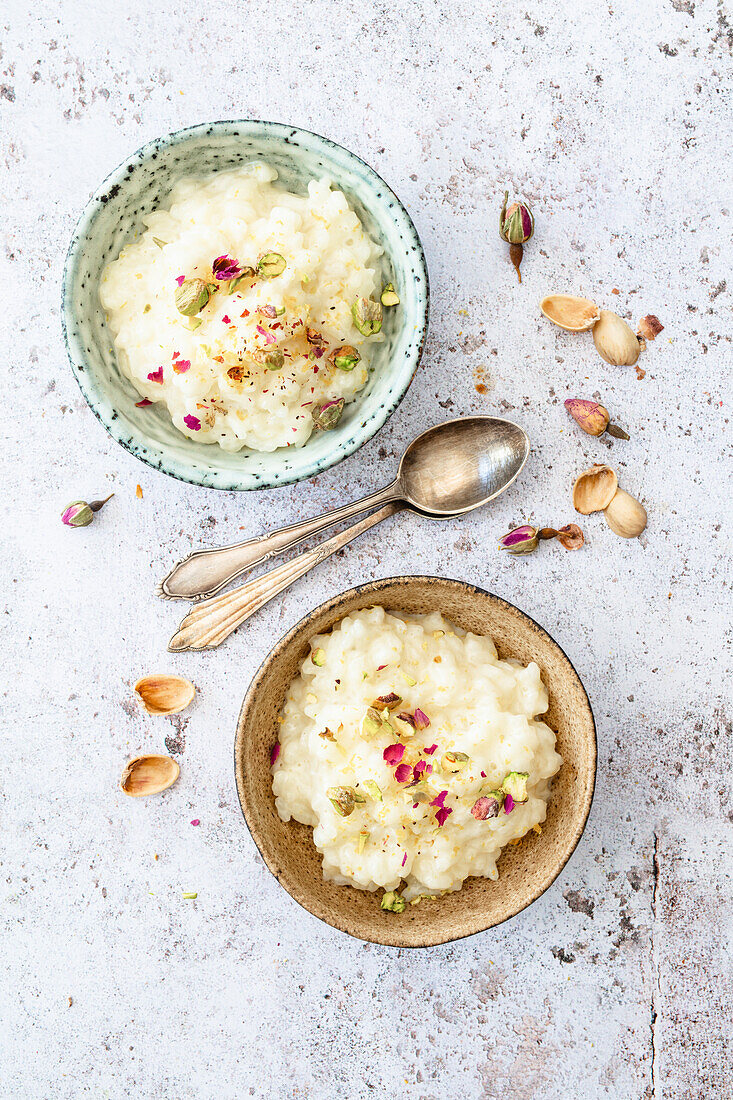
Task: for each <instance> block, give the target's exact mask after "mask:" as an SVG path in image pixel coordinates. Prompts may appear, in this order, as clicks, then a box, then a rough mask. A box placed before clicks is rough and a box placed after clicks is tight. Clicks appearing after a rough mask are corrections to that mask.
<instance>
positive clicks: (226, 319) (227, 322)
mask: <svg viewBox="0 0 733 1100" xmlns="http://www.w3.org/2000/svg"><path fill="white" fill-rule="evenodd" d="M221 320H222V324H224V325H231V323H232V319H231V317H230V316H229V315H228V314H227V313H225V314H224V316H223V317H222V319H221Z"/></svg>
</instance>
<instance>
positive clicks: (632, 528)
mask: <svg viewBox="0 0 733 1100" xmlns="http://www.w3.org/2000/svg"><path fill="white" fill-rule="evenodd" d="M603 514H604V516H605V517H606V523H607V524H608V526H609V527H610V528H611V530H612V531H613V533H614V535H620V536H621V538H622V539H635V538H636V537H637V536H638V535H640V534H641V532H642V531H643V530H644V528H645V527H646V519H647V516H646V508H644V505H643V504H640V503H639V501H638V500H635V498H634V497H632V496H631V494H630V493H627V492H626V490H625V489H618V490H617V491H616V493H615V495H614V497H613V500H612V501H611V502H610V504H608V505H607V506H606V508H604V510H603Z"/></svg>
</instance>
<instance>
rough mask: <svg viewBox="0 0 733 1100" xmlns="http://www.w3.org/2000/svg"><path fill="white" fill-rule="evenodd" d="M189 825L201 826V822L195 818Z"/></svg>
mask: <svg viewBox="0 0 733 1100" xmlns="http://www.w3.org/2000/svg"><path fill="white" fill-rule="evenodd" d="M191 824H192V825H200V824H201V822H200V821H199V819H198V818H197V817H195V818H194V819H193V821H192V822H191Z"/></svg>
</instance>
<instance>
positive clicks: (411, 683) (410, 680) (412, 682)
mask: <svg viewBox="0 0 733 1100" xmlns="http://www.w3.org/2000/svg"><path fill="white" fill-rule="evenodd" d="M402 675H403V676H404V678H405V681H406V683H407V686H408V687H411V688H414V686H415V684H416V683H417V680H413V678H412V676H409V675H408V674H407V673H406V672H403V673H402Z"/></svg>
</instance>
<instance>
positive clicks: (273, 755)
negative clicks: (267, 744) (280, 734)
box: [270, 741, 280, 765]
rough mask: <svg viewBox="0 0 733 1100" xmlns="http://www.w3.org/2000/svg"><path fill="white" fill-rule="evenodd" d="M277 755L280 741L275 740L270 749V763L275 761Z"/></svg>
mask: <svg viewBox="0 0 733 1100" xmlns="http://www.w3.org/2000/svg"><path fill="white" fill-rule="evenodd" d="M279 755H280V742H279V741H276V742H275V744H274V745H273V746H272V748H271V749H270V764H271V765H272V764H274V763H275V761H276V760H277V758H278V756H279Z"/></svg>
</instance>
